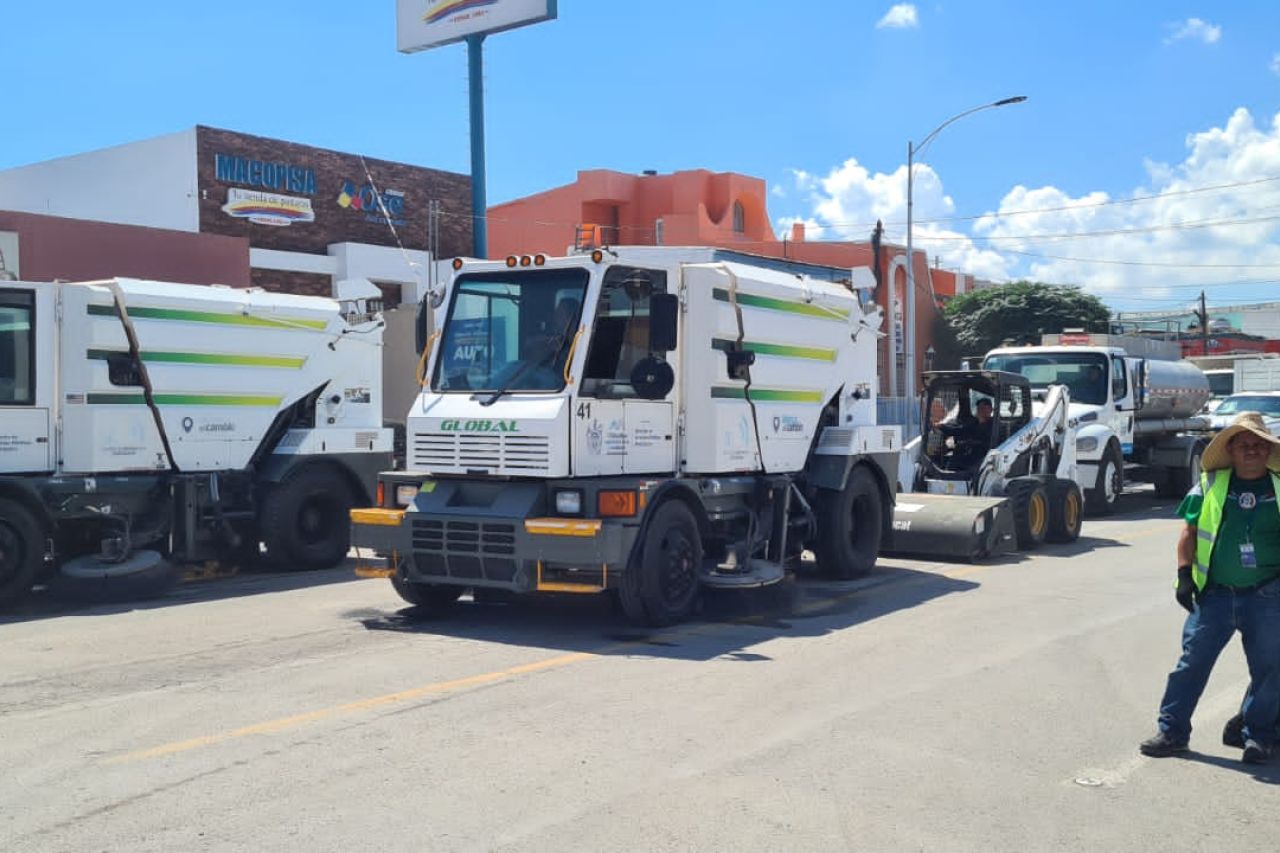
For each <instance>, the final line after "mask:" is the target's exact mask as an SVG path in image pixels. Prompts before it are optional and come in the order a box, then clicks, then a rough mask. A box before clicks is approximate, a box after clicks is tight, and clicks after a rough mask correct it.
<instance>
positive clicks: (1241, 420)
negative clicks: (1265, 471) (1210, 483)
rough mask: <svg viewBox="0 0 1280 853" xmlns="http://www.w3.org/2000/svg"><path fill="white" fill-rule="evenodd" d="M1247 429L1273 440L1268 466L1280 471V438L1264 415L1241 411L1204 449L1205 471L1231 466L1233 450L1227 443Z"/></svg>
mask: <svg viewBox="0 0 1280 853" xmlns="http://www.w3.org/2000/svg"><path fill="white" fill-rule="evenodd" d="M1246 431H1247V432H1251V433H1253V434H1254V435H1256V436H1258V437H1259V438H1265V439H1266V440H1267V441H1269V442H1271V456H1270V458H1268V459H1267V467H1268V468H1270V469H1271V470H1273V471H1280V438H1276V437H1275V436H1274V435H1272V434H1271V431H1270V430H1269V429H1267V424H1266V422H1265V421H1264V420H1263V419H1262V415H1260V414H1258V413H1257V412H1241V413H1240V414H1238V415H1236V417H1235V420H1233V421H1232V422H1231V425H1230V426H1228V427H1227V428H1226V429H1224V430H1223V431H1222V432H1220V433H1218V434H1217V435H1215V436H1214V437H1213V441H1211V442H1209V446H1208V447H1206V448H1205V449H1204V455H1202V456H1201V457H1200V467H1201V468H1203V469H1204V470H1205V471H1216V470H1218V469H1220V468H1230V467H1231V451H1229V450H1228V449H1227V444H1228V442H1230V441H1231V439H1233V438H1235V436H1236V435H1238V434H1240V433H1242V432H1246Z"/></svg>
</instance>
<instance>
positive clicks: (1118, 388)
mask: <svg viewBox="0 0 1280 853" xmlns="http://www.w3.org/2000/svg"><path fill="white" fill-rule="evenodd" d="M1127 392H1128V388H1127V387H1126V383H1125V371H1124V359H1123V358H1113V359H1112V360H1111V399H1113V400H1119V399H1122V398H1123V397H1124V395H1125V394H1126V393H1127Z"/></svg>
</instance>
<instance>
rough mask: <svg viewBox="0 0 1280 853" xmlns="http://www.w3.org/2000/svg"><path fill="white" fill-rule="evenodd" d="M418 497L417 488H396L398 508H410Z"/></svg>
mask: <svg viewBox="0 0 1280 853" xmlns="http://www.w3.org/2000/svg"><path fill="white" fill-rule="evenodd" d="M417 496H418V487H417V486H396V506H408V505H409V504H411V503H413V501H414V498H416V497H417Z"/></svg>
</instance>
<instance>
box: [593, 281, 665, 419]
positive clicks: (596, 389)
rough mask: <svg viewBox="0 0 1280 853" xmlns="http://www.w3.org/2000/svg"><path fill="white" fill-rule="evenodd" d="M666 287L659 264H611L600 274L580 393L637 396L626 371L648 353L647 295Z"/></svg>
mask: <svg viewBox="0 0 1280 853" xmlns="http://www.w3.org/2000/svg"><path fill="white" fill-rule="evenodd" d="M666 291H667V274H666V273H665V272H664V271H662V270H647V269H640V268H639V267H626V266H615V267H613V268H611V269H610V270H609V271H608V272H607V273H606V274H605V279H604V284H603V286H602V287H601V289H600V300H599V302H598V303H597V304H596V316H595V319H594V321H593V322H592V324H591V346H590V348H589V349H588V350H587V364H586V369H585V370H584V372H583V377H582V393H583V395H584V396H588V397H600V398H608V399H622V398H626V397H634V396H636V391H635V388H633V387H632V386H631V371H632V369H633V368H634V367H635V366H636V363H637V362H638V361H640V359H642V358H644V357H645V356H647V355H649V304H650V299H651V298H652V296H653V294H655V293H666Z"/></svg>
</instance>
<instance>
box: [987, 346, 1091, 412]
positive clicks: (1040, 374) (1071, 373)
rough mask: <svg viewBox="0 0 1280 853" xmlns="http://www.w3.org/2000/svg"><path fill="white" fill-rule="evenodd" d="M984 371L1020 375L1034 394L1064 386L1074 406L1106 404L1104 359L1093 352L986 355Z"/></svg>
mask: <svg viewBox="0 0 1280 853" xmlns="http://www.w3.org/2000/svg"><path fill="white" fill-rule="evenodd" d="M982 366H983V368H984V369H986V370H1007V371H1009V372H1010V373H1021V374H1022V375H1023V376H1025V377H1027V380H1028V381H1030V382H1031V387H1032V388H1034V389H1035V390H1036V391H1043V390H1045V389H1046V388H1048V387H1049V386H1050V385H1066V386H1067V390H1068V391H1070V392H1071V400H1072V402H1074V403H1088V404H1090V405H1093V406H1101V405H1103V404H1105V403H1106V402H1107V357H1106V356H1105V355H1101V354H1099V353H1092V352H1080V353H1074V352H1027V353H1004V354H1001V355H992V356H988V357H987V359H986V360H985V361H983V363H982Z"/></svg>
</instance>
